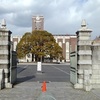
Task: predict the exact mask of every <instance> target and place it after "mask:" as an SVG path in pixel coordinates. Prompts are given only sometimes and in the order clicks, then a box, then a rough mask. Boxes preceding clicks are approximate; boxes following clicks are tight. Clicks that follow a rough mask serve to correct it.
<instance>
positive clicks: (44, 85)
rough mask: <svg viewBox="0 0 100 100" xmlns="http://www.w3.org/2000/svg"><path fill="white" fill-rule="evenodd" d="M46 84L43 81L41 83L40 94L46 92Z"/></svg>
mask: <svg viewBox="0 0 100 100" xmlns="http://www.w3.org/2000/svg"><path fill="white" fill-rule="evenodd" d="M46 90H47V89H46V82H45V81H44V82H43V83H42V92H46Z"/></svg>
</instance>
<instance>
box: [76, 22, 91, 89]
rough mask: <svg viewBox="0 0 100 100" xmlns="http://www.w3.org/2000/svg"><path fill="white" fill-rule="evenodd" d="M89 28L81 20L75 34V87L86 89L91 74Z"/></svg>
mask: <svg viewBox="0 0 100 100" xmlns="http://www.w3.org/2000/svg"><path fill="white" fill-rule="evenodd" d="M91 32H92V30H91V29H88V28H87V26H86V21H85V20H83V21H82V24H81V28H80V29H79V30H78V31H77V32H76V34H77V83H76V84H75V85H74V87H75V88H83V89H85V90H86V91H89V90H90V89H91V82H90V79H91V74H92V58H91V56H92V51H91V43H92V42H91Z"/></svg>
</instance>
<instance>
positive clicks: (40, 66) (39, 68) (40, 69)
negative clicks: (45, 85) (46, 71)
mask: <svg viewBox="0 0 100 100" xmlns="http://www.w3.org/2000/svg"><path fill="white" fill-rule="evenodd" d="M37 71H42V65H41V62H37Z"/></svg>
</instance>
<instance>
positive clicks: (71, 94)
mask: <svg viewBox="0 0 100 100" xmlns="http://www.w3.org/2000/svg"><path fill="white" fill-rule="evenodd" d="M41 86H42V83H39V82H22V83H19V84H16V85H15V86H14V88H12V89H3V90H1V91H0V100H37V98H38V97H39V96H40V95H41V94H43V93H42V91H41ZM47 94H51V96H53V97H54V98H55V99H56V100H100V89H95V90H92V91H90V92H85V91H84V90H76V89H74V88H73V86H72V84H71V83H69V82H50V83H47ZM41 100H42V99H41Z"/></svg>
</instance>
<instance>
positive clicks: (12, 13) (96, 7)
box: [0, 0, 100, 38]
mask: <svg viewBox="0 0 100 100" xmlns="http://www.w3.org/2000/svg"><path fill="white" fill-rule="evenodd" d="M35 15H42V16H44V29H45V30H46V31H48V32H50V33H52V34H73V35H75V34H76V31H77V30H78V29H80V27H81V22H82V20H83V19H85V20H86V23H87V27H88V28H89V29H92V31H93V32H92V33H91V35H92V38H95V37H96V36H99V35H100V0H0V23H1V22H2V19H5V20H6V23H7V28H8V29H9V30H11V31H12V35H13V36H16V35H17V36H21V35H23V34H24V33H25V32H31V31H32V16H35ZM0 26H1V25H0Z"/></svg>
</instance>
